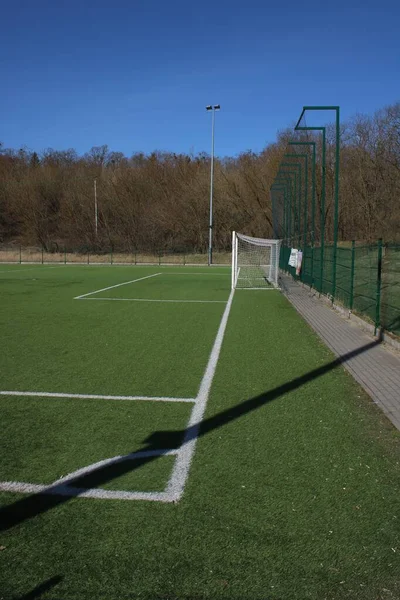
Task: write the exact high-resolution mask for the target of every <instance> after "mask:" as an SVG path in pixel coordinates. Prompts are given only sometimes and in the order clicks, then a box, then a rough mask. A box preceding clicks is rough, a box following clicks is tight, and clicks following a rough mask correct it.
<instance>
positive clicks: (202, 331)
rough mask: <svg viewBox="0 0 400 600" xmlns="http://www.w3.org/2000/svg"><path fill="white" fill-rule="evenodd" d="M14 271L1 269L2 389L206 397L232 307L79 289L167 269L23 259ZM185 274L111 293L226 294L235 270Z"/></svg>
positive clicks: (224, 296) (193, 296)
mask: <svg viewBox="0 0 400 600" xmlns="http://www.w3.org/2000/svg"><path fill="white" fill-rule="evenodd" d="M12 269H13V272H12V273H11V269H10V274H9V275H8V274H5V273H1V274H0V285H1V290H2V291H1V294H2V302H1V304H0V327H1V331H2V337H3V342H4V345H3V352H2V353H1V355H0V389H3V390H10V391H12V390H18V391H43V392H67V393H81V394H88V393H89V394H112V395H121V394H123V395H146V396H154V395H156V396H157V395H165V396H179V397H193V396H195V395H196V394H197V390H198V387H199V385H200V381H201V377H202V374H203V371H204V369H205V366H206V364H207V360H208V356H209V353H210V350H211V346H212V343H213V340H214V337H215V334H216V331H217V328H218V325H219V322H220V319H221V316H222V313H223V310H224V304H223V303H215V304H213V303H209V304H207V303H204V304H196V303H187V304H175V303H157V302H154V303H146V302H129V301H127V302H125V301H121V302H118V301H114V302H113V301H106V300H104V301H102V300H96V301H95V300H93V301H92V300H74V297H76V296H77V295H82V294H86V293H88V292H92V291H94V290H99V289H102V288H105V287H109V286H113V285H117V284H119V283H122V282H126V281H130V280H133V279H138V278H141V277H146V276H148V275H151V274H154V273H156V272H159V271H157V270H155V269H154V268H141V267H137V268H134V267H125V268H119V267H115V268H110V267H84V266H80V267H79V266H78V267H65V266H61V267H57V268H54V269H51V268H49V267H47V266H44V267H36V268H31V270H29V269H25V268H24V265H23V266H22V268H21V271H20V272H18V270H17V268H16V267H15V266H14V267H12ZM169 271H170V272H171V269H169ZM184 272H185V271H181V270H179V269H178V273H179V275H165V276H157V277H154V278H153V279H147V280H143V281H139V282H137V283H133V284H130V285H124V286H121V287H117V288H113V289H111V290H109V291H107V292H103V293H102V294H103V295H104V294H109V295H110V296H109V297H112V296H111V294H112V293H113V292H114V297H121V298H129V297H132V296H131V294H134V293H136V294H138V297H147V298H150V299H159V298H160V297H162V298H165V299H169V298H170V296H171V289H172V290H173V295H174V297H175V299H187V297H188V296H189V297H190V299H200V300H202V299H204V298H206V299H209V300H227V297H228V295H229V276H228V275H225V274H224V273H223V272H222V274H221V275H220V276H218V274H217V275H215V273H214V275H213V276H211V275H210V276H207V275H202V276H201V277H200V276H199V277H197V278H196V277H195V276H192V275H188V276H187V277H185V276H182V274H181V273H184ZM191 272H193V268H192V270H191ZM7 275H8V276H7ZM199 280H200V281H199ZM153 281H154V285H153V286H151V284H150V283H149V282H153ZM102 294H95V295H92V296H90V298H101V297H102ZM140 294H142V296H140Z"/></svg>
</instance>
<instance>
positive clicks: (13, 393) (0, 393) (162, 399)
mask: <svg viewBox="0 0 400 600" xmlns="http://www.w3.org/2000/svg"><path fill="white" fill-rule="evenodd" d="M0 396H28V397H37V398H80V399H82V400H144V401H149V402H189V403H190V402H192V403H193V402H196V398H174V397H172V398H170V397H169V396H104V395H98V394H68V393H61V392H19V391H15V390H12V391H9V390H8V391H7V390H1V391H0Z"/></svg>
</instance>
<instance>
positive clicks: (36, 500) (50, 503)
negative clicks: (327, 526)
mask: <svg viewBox="0 0 400 600" xmlns="http://www.w3.org/2000/svg"><path fill="white" fill-rule="evenodd" d="M380 343H381V340H380V339H377V340H374V341H373V342H370V343H368V344H366V345H365V346H361V347H360V348H357V349H356V350H352V351H351V352H348V353H346V354H344V355H343V356H340V357H338V358H336V359H334V360H332V361H331V362H329V363H328V364H326V365H323V366H322V367H318V368H317V369H314V370H312V371H310V372H309V373H306V374H305V375H302V376H301V377H296V378H295V379H293V380H292V381H289V382H287V383H284V384H282V385H280V386H278V387H276V388H274V389H272V390H269V391H268V392H264V393H263V394H260V395H259V396H255V397H254V398H250V399H248V400H245V401H244V402H241V403H240V404H237V405H236V406H233V407H232V408H228V409H227V410H224V411H221V412H220V413H218V414H216V415H214V416H212V417H209V418H207V419H204V420H203V421H202V422H201V424H200V431H199V428H198V425H193V426H191V427H190V428H189V429H185V430H182V431H156V432H154V433H153V434H151V435H150V436H149V437H148V438H147V439H146V440H145V441H144V443H146V444H147V446H146V447H145V448H143V449H142V450H145V451H149V450H158V449H159V448H160V447H166V446H165V445H164V444H165V442H167V444H170V445H168V446H167V447H170V448H172V447H174V445H176V443H177V440H179V442H178V443H181V442H182V440H183V437H184V436H185V443H188V442H190V441H192V440H193V439H194V438H196V437H201V436H203V435H206V434H207V433H210V432H211V431H213V430H214V429H217V428H219V427H222V426H223V425H226V424H227V423H230V422H231V421H235V420H236V419H238V418H239V417H241V416H242V415H245V414H248V413H251V412H253V411H254V410H257V409H258V408H260V407H261V406H263V405H264V404H267V403H268V402H271V401H272V400H276V399H277V398H279V397H281V396H283V395H284V394H287V393H289V392H293V391H294V390H297V389H298V388H300V387H302V386H303V385H305V384H307V383H308V382H310V381H314V380H315V379H318V378H319V377H322V376H323V375H326V374H327V373H329V372H330V371H332V370H333V369H336V367H338V366H340V365H342V364H344V363H346V362H348V361H349V360H351V359H352V358H354V357H356V356H359V355H360V354H364V353H365V352H368V351H369V350H371V349H372V348H375V347H376V346H377V345H379V344H380ZM161 442H162V445H161ZM171 444H172V445H171ZM157 458H159V456H149V457H145V458H140V459H138V460H125V461H122V462H118V463H116V464H110V465H103V466H99V467H98V468H97V469H95V470H94V471H91V472H90V473H88V474H84V475H81V476H77V477H76V478H75V479H73V480H71V481H69V487H70V488H71V490H72V491H73V493H72V494H71V495H68V496H66V495H61V494H60V495H58V494H57V489H56V487H57V486H56V485H55V486H54V488H53V489H52V491H51V493H48V492H47V493H46V492H40V493H37V494H32V495H31V496H28V497H25V498H23V499H21V500H17V501H16V502H14V503H13V504H9V505H7V506H5V507H4V508H2V509H0V531H6V530H8V529H11V528H12V527H14V526H16V525H19V524H20V523H23V522H24V521H26V520H27V519H31V518H33V517H35V516H37V515H39V514H42V513H45V512H47V511H48V510H51V509H53V508H56V507H57V506H59V505H62V504H65V503H66V502H68V501H69V500H71V499H73V498H75V497H79V496H80V495H81V494H82V493H83V491H85V489H88V488H93V487H98V486H101V485H104V484H105V483H107V482H109V481H112V480H113V479H115V478H116V477H120V476H121V475H124V474H125V473H129V472H131V471H134V470H136V469H138V468H140V467H141V466H143V465H145V464H147V463H150V462H152V461H154V460H156V459H157ZM49 487H50V489H51V486H49ZM75 492H76V493H75Z"/></svg>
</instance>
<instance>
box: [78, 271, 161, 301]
mask: <svg viewBox="0 0 400 600" xmlns="http://www.w3.org/2000/svg"><path fill="white" fill-rule="evenodd" d="M157 275H161V273H153V275H146V277H139V279H132V280H131V281H124V282H123V283H117V284H116V285H110V286H108V287H106V288H102V289H101V290H95V291H94V292H88V293H87V294H82V295H81V296H75V298H74V300H80V299H81V298H86V296H91V295H92V294H99V293H100V292H105V291H107V290H112V289H113V288H117V287H121V286H122V285H128V284H129V283H135V282H136V281H143V279H150V278H151V277H157Z"/></svg>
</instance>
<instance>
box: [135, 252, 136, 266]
mask: <svg viewBox="0 0 400 600" xmlns="http://www.w3.org/2000/svg"><path fill="white" fill-rule="evenodd" d="M135 265H136V250H135Z"/></svg>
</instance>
